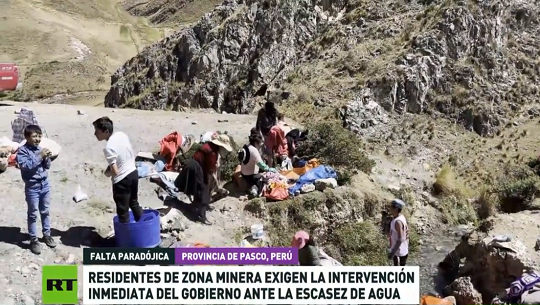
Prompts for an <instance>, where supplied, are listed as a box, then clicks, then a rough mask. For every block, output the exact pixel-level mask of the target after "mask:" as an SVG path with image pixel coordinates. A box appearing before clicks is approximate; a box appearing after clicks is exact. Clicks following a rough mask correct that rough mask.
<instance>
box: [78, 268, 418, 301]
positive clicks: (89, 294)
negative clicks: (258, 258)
mask: <svg viewBox="0 0 540 305" xmlns="http://www.w3.org/2000/svg"><path fill="white" fill-rule="evenodd" d="M83 273H84V274H83V277H84V278H83V303H84V304H85V305H91V304H120V303H121V304H418V302H419V299H420V268H419V267H409V266H407V267H355V266H342V267H301V266H103V265H93V266H92V265H91V266H83Z"/></svg>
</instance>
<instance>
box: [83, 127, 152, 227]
mask: <svg viewBox="0 0 540 305" xmlns="http://www.w3.org/2000/svg"><path fill="white" fill-rule="evenodd" d="M92 124H93V125H94V136H95V137H96V139H97V140H98V141H107V144H106V145H105V149H103V153H104V154H105V160H107V164H108V167H107V169H106V170H105V176H107V177H110V178H111V181H112V193H113V199H114V203H115V204H116V214H117V215H118V221H119V222H121V223H129V222H130V219H129V218H130V217H129V210H130V209H131V211H132V213H133V218H134V220H135V221H139V220H140V219H141V217H142V215H143V209H142V208H141V206H140V205H139V198H138V193H139V174H138V172H137V167H136V166H135V157H136V155H135V153H134V152H133V147H132V146H131V142H130V140H129V138H128V136H127V135H126V134H125V133H123V132H121V131H116V132H115V131H114V126H113V122H112V121H111V119H109V118H108V117H102V118H99V119H97V120H95V121H94V122H93V123H92Z"/></svg>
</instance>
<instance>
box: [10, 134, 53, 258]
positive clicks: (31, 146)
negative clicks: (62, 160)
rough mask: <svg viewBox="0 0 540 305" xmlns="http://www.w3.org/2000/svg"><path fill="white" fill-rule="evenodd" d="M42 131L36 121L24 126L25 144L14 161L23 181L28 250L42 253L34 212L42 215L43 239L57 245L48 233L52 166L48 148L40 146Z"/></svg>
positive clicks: (49, 244)
mask: <svg viewBox="0 0 540 305" xmlns="http://www.w3.org/2000/svg"><path fill="white" fill-rule="evenodd" d="M42 134H43V132H42V131H41V128H39V126H37V125H28V126H27V127H26V128H25V129H24V137H25V138H26V144H24V145H23V146H21V147H20V148H19V151H18V152H17V164H18V165H19V168H20V170H21V176H22V180H23V181H24V194H25V196H26V203H27V205H28V218H27V220H28V233H29V234H30V251H32V253H34V254H40V253H41V246H40V244H39V242H38V238H37V215H36V214H37V212H38V210H39V214H40V215H41V225H42V229H43V242H44V243H45V244H46V245H47V246H49V247H50V248H54V247H56V242H55V241H54V239H53V238H52V237H51V222H50V216H49V207H50V204H51V189H50V185H49V177H48V173H47V171H48V170H49V169H50V168H51V158H50V157H51V152H50V151H49V150H48V149H46V148H40V147H39V144H40V143H41V137H42Z"/></svg>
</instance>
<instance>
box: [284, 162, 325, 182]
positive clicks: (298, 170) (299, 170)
mask: <svg viewBox="0 0 540 305" xmlns="http://www.w3.org/2000/svg"><path fill="white" fill-rule="evenodd" d="M320 165H321V162H319V160H317V159H311V160H309V161H308V162H307V163H306V165H304V167H295V168H293V169H292V170H289V171H281V172H279V173H280V174H281V175H282V176H285V177H286V178H287V179H293V180H298V178H300V176H302V175H303V174H305V173H307V172H309V171H310V170H312V169H314V168H315V167H318V166H320Z"/></svg>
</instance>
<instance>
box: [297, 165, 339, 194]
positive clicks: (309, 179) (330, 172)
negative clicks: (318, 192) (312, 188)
mask: <svg viewBox="0 0 540 305" xmlns="http://www.w3.org/2000/svg"><path fill="white" fill-rule="evenodd" d="M327 178H337V173H336V171H335V170H334V169H333V168H331V167H330V166H326V165H321V166H317V167H315V168H314V169H312V170H310V171H308V172H307V173H305V174H303V175H302V176H300V178H299V179H298V181H296V183H295V184H294V185H293V186H291V187H290V188H289V193H290V194H291V195H292V196H294V195H296V194H297V193H298V192H299V191H300V189H301V188H302V186H303V185H305V184H310V183H314V182H315V180H318V179H327Z"/></svg>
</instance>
